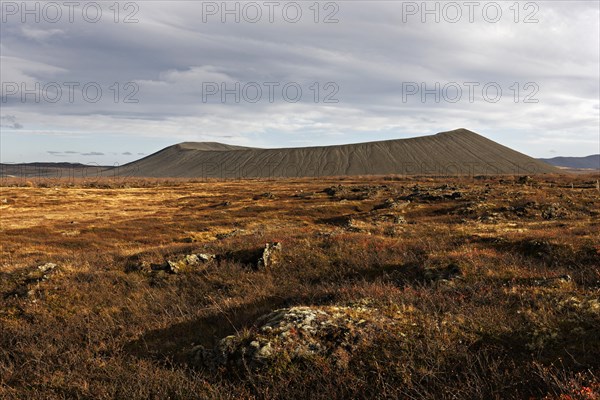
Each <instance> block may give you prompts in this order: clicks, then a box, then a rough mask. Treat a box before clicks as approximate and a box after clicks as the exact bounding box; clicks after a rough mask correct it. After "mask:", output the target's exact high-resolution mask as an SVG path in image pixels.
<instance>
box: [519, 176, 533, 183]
mask: <svg viewBox="0 0 600 400" xmlns="http://www.w3.org/2000/svg"><path fill="white" fill-rule="evenodd" d="M532 182H533V178H532V177H530V176H527V175H526V176H520V177H519V179H517V183H518V184H520V185H526V184H528V183H532Z"/></svg>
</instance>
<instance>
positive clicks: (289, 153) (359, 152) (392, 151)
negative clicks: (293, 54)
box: [119, 129, 560, 178]
mask: <svg viewBox="0 0 600 400" xmlns="http://www.w3.org/2000/svg"><path fill="white" fill-rule="evenodd" d="M119 173H120V174H124V175H127V176H140V177H189V178H194V177H195V178H270V177H311V176H312V177H314V176H348V175H384V174H401V175H496V174H507V175H509V174H510V175H514V174H529V175H531V174H544V173H560V170H558V169H557V168H555V167H553V166H551V165H549V164H547V163H544V162H542V161H539V160H536V159H534V158H531V157H529V156H527V155H525V154H522V153H519V152H517V151H515V150H512V149H510V148H508V147H505V146H502V145H500V144H498V143H496V142H494V141H492V140H489V139H487V138H485V137H483V136H481V135H478V134H476V133H474V132H471V131H469V130H466V129H457V130H454V131H449V132H442V133H438V134H436V135H431V136H422V137H415V138H410V139H396V140H386V141H379V142H367V143H357V144H346V145H337V146H319V147H300V148H280V149H261V148H253V147H240V146H232V145H226V144H221V143H212V142H211V143H194V142H186V143H180V144H176V145H173V146H169V147H167V148H165V149H163V150H160V151H158V152H157V153H154V154H151V155H149V156H147V157H144V158H142V159H140V160H137V161H134V162H132V163H129V164H126V165H124V166H122V167H119Z"/></svg>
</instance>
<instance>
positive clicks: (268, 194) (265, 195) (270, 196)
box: [252, 192, 277, 200]
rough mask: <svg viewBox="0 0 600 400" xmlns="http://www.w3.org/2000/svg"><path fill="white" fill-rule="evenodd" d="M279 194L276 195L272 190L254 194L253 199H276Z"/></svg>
mask: <svg viewBox="0 0 600 400" xmlns="http://www.w3.org/2000/svg"><path fill="white" fill-rule="evenodd" d="M276 198H277V196H275V195H274V194H273V193H271V192H266V193H263V194H260V195H257V196H254V197H253V198H252V199H253V200H260V199H276Z"/></svg>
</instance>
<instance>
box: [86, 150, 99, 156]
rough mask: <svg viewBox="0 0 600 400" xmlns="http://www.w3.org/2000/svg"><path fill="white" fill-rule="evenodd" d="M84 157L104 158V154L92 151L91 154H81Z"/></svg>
mask: <svg viewBox="0 0 600 400" xmlns="http://www.w3.org/2000/svg"><path fill="white" fill-rule="evenodd" d="M81 155H82V156H103V155H104V153H101V152H99V151H92V152H89V153H81Z"/></svg>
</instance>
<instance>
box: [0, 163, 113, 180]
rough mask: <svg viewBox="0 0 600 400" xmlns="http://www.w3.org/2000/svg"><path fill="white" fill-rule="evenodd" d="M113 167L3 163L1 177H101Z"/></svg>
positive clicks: (0, 169) (0, 170) (0, 167)
mask: <svg viewBox="0 0 600 400" xmlns="http://www.w3.org/2000/svg"><path fill="white" fill-rule="evenodd" d="M110 169H111V167H108V166H100V165H86V164H80V163H69V162H33V163H14V164H13V163H1V164H0V177H4V178H6V177H19V178H35V177H38V178H64V177H92V176H101V175H102V173H103V171H108V170H110Z"/></svg>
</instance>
